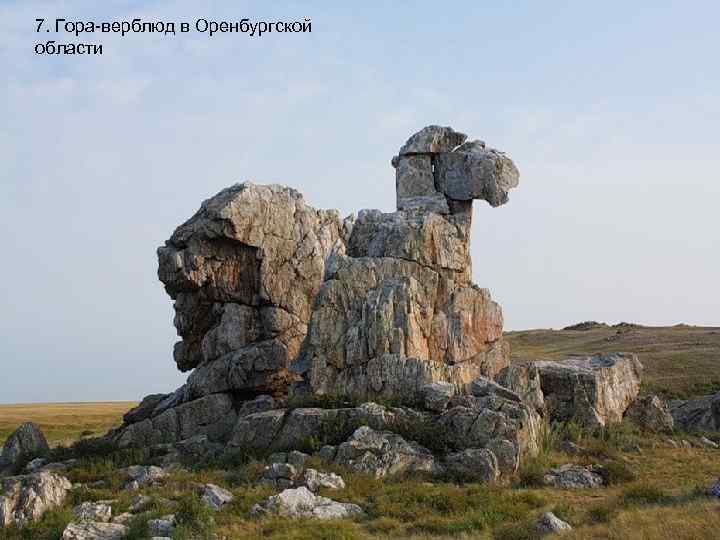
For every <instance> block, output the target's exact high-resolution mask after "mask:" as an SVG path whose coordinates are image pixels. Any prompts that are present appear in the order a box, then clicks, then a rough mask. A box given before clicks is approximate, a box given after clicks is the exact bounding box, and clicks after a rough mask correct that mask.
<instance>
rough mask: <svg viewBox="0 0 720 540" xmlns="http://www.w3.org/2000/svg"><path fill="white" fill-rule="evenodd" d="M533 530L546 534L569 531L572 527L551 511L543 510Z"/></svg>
mask: <svg viewBox="0 0 720 540" xmlns="http://www.w3.org/2000/svg"><path fill="white" fill-rule="evenodd" d="M535 530H536V531H537V532H538V534H540V535H546V534H553V533H561V532H563V531H570V530H572V527H571V526H570V524H569V523H567V522H565V521H563V520H562V519H560V518H559V517H557V516H556V515H555V514H553V513H552V512H545V513H544V514H543V515H542V516H540V519H538V521H537V523H536V524H535Z"/></svg>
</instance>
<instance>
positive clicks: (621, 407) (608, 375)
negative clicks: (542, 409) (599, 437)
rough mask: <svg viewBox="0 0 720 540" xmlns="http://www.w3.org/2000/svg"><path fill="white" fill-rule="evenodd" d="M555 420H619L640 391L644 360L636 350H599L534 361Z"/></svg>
mask: <svg viewBox="0 0 720 540" xmlns="http://www.w3.org/2000/svg"><path fill="white" fill-rule="evenodd" d="M535 366H536V367H537V369H538V371H539V373H540V383H541V386H542V391H543V394H544V398H545V400H544V401H545V406H546V408H547V411H548V414H549V416H550V418H551V419H552V420H556V421H562V422H564V421H570V420H572V421H575V422H577V423H579V424H581V425H584V426H588V427H597V426H604V425H606V424H609V423H615V422H620V421H621V420H622V418H623V414H624V413H625V410H626V409H627V408H628V406H629V405H630V404H631V403H632V402H633V400H634V399H635V398H636V397H637V395H638V392H639V391H640V379H641V376H642V364H641V363H640V361H639V360H638V358H637V356H636V355H634V354H627V353H613V354H605V355H603V354H598V355H595V356H589V357H584V358H570V359H567V360H565V361H563V362H549V361H538V362H535Z"/></svg>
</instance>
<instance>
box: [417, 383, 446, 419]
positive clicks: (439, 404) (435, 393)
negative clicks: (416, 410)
mask: <svg viewBox="0 0 720 540" xmlns="http://www.w3.org/2000/svg"><path fill="white" fill-rule="evenodd" d="M420 395H421V396H422V399H423V405H424V406H425V408H426V409H427V410H429V411H435V412H442V411H444V410H445V407H447V404H448V402H449V401H450V398H452V397H453V396H454V395H455V385H453V384H450V383H447V382H434V383H430V384H426V385H425V386H423V387H421V388H420Z"/></svg>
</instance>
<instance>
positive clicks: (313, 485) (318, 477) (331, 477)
mask: <svg viewBox="0 0 720 540" xmlns="http://www.w3.org/2000/svg"><path fill="white" fill-rule="evenodd" d="M301 483H302V484H303V485H305V486H306V487H307V488H308V489H309V490H310V491H312V492H316V491H319V490H320V489H321V488H326V489H345V481H344V480H343V479H342V477H341V476H339V475H337V474H335V473H326V472H319V471H316V470H315V469H306V470H305V473H304V474H303V476H302V479H301Z"/></svg>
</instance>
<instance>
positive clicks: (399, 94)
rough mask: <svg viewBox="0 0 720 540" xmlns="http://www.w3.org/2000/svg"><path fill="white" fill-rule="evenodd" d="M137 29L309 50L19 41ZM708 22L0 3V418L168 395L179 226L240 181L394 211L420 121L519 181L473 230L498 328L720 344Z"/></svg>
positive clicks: (493, 9)
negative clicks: (104, 25)
mask: <svg viewBox="0 0 720 540" xmlns="http://www.w3.org/2000/svg"><path fill="white" fill-rule="evenodd" d="M360 6H362V7H360ZM136 17H139V18H142V19H143V20H145V21H178V22H179V21H188V22H190V23H191V26H193V25H194V22H195V20H197V19H199V18H205V19H208V20H215V21H223V20H227V21H239V20H241V19H243V18H249V19H251V20H252V21H255V22H257V21H262V20H265V21H275V20H282V21H295V20H303V19H305V18H310V19H312V32H310V33H297V34H293V33H286V34H275V33H273V34H265V35H263V36H261V37H249V36H247V35H244V34H237V33H234V34H217V35H214V36H212V37H210V36H208V35H207V33H199V32H190V33H187V34H178V35H175V36H165V35H139V34H135V35H127V36H124V37H119V36H108V35H107V34H85V35H82V36H80V37H79V38H76V37H75V36H74V35H68V34H59V35H57V36H55V35H54V34H45V35H42V34H37V33H36V32H35V30H36V23H35V19H36V18H46V19H48V20H50V21H54V19H55V18H64V19H67V20H69V21H89V20H94V21H97V22H101V21H122V20H128V21H130V20H132V19H133V18H136ZM718 18H720V4H719V3H717V2H713V1H707V2H693V1H689V2H679V1H675V2H666V1H659V0H654V1H638V2H624V1H623V2H616V1H607V2H570V1H567V2H561V1H547V2H534V1H527V2H523V1H515V2H484V1H480V2H478V1H469V2H460V1H458V2H454V3H452V4H447V5H440V4H438V3H437V2H409V1H408V2H406V1H395V2H379V1H378V2H363V3H362V4H358V3H353V4H351V3H344V2H281V1H278V2H272V3H268V2H260V1H257V2H243V1H228V2H220V1H218V2H213V3H212V7H211V8H210V7H203V8H201V7H199V6H198V3H197V2H193V1H190V0H188V1H170V0H163V1H149V2H138V1H105V2H94V1H56V2H38V1H31V0H22V1H14V0H0V72H2V74H3V77H2V79H3V83H2V84H0V119H1V121H0V163H2V167H0V234H2V238H3V246H2V256H1V257H0V261H1V262H0V283H2V285H1V286H0V362H1V366H0V367H1V368H2V377H1V378H0V402H4V403H13V402H39V401H93V400H124V399H128V400H135V399H139V398H140V397H142V396H143V395H145V394H149V393H154V392H167V391H170V390H172V389H174V388H175V387H177V386H179V385H180V384H182V382H183V381H184V378H185V376H184V375H182V374H180V373H178V372H177V371H176V369H175V366H174V363H173V360H172V345H173V343H174V342H175V341H176V339H177V337H176V335H175V329H174V328H173V326H172V318H173V309H172V303H171V301H170V299H169V297H168V296H167V295H166V294H165V292H164V290H163V288H162V285H161V283H160V282H159V281H158V279H157V260H156V254H155V250H156V248H157V247H158V246H160V245H162V243H163V242H164V241H165V239H166V238H168V237H169V236H170V234H172V231H173V229H174V228H175V227H176V226H177V225H179V224H180V223H182V222H183V221H184V220H185V219H187V218H189V217H190V216H191V215H192V214H193V213H194V212H195V211H196V210H197V208H198V207H199V205H200V202H201V201H202V200H204V199H206V198H208V197H211V196H212V195H213V194H215V193H217V192H218V191H219V190H221V189H222V188H224V187H226V186H228V185H231V184H233V183H235V182H241V181H245V180H252V181H254V182H258V183H280V184H285V185H288V186H291V187H293V188H296V189H298V190H299V191H300V192H302V193H303V194H304V196H305V199H306V201H307V202H308V203H309V204H311V205H313V206H316V207H319V208H338V209H339V210H340V212H341V214H343V215H347V214H350V213H353V212H357V211H358V210H360V209H362V208H379V209H381V210H384V211H392V210H394V201H395V196H394V171H393V169H392V167H391V166H390V159H391V157H392V156H393V155H394V154H395V153H396V152H397V150H398V149H399V147H400V146H401V145H402V144H403V142H404V141H405V140H406V139H407V138H408V136H410V135H411V134H412V133H414V132H415V131H417V130H419V129H421V128H422V127H424V126H426V125H428V124H440V125H450V126H452V127H454V128H455V129H457V130H459V131H462V132H465V133H467V134H468V135H470V137H471V138H479V139H482V140H484V141H486V142H487V143H488V145H490V146H493V147H495V148H498V149H500V150H503V151H505V152H507V153H508V154H509V155H510V156H511V157H512V158H513V160H514V161H515V163H516V164H517V166H518V168H519V169H520V172H521V178H520V186H519V188H518V189H517V190H515V191H513V192H512V193H511V195H510V201H509V203H508V204H506V205H505V206H502V207H500V208H496V209H493V208H490V207H489V206H488V205H487V204H486V203H484V202H482V201H477V202H476V203H475V214H474V222H473V230H472V255H473V274H474V279H475V281H476V282H477V283H478V284H479V285H481V286H483V287H488V288H489V289H490V290H491V292H492V295H493V298H494V299H495V300H497V301H498V302H500V303H501V305H502V306H503V310H504V314H505V327H506V329H509V330H514V329H526V328H559V327H562V326H565V325H568V324H572V323H575V322H578V321H583V320H588V319H592V320H600V321H606V322H610V323H616V322H619V321H629V322H637V323H642V324H648V325H672V324H676V323H681V322H682V323H687V324H698V325H716V326H720V309H718V307H719V306H720V286H719V284H718V278H719V277H720V226H719V225H720V211H719V210H718V209H719V207H720V204H719V203H720V178H718V176H719V174H718V171H719V170H720V134H719V133H720V130H719V129H718V126H719V125H720V70H718V68H717V52H718V50H720V34H719V33H718V32H717V20H718ZM50 36H52V37H50ZM41 39H42V40H47V39H56V40H57V41H58V43H60V42H64V43H79V42H82V43H102V44H103V54H102V55H97V56H88V55H83V56H58V55H43V56H41V55H37V54H35V53H34V50H33V48H34V46H35V44H36V43H38V42H39V41H40V40H41Z"/></svg>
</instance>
